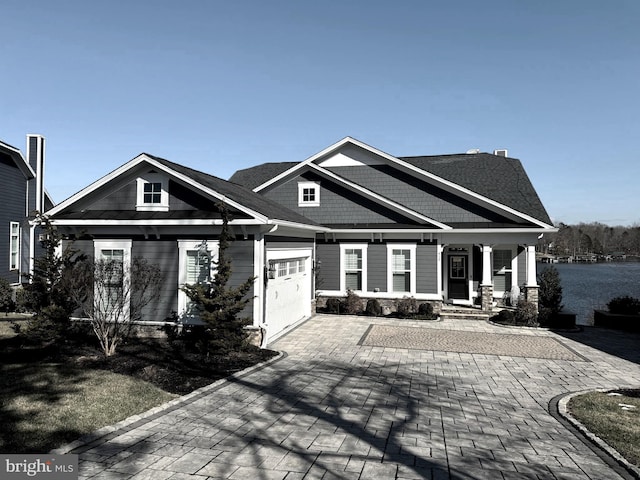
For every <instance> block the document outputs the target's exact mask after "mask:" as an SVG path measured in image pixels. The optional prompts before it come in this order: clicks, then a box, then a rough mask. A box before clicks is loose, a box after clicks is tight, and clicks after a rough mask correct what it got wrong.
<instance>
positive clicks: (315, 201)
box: [298, 182, 320, 207]
mask: <svg viewBox="0 0 640 480" xmlns="http://www.w3.org/2000/svg"><path fill="white" fill-rule="evenodd" d="M298 206H299V207H319V206H320V184H319V183H317V182H299V183H298Z"/></svg>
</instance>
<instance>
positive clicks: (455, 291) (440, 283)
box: [230, 137, 556, 310]
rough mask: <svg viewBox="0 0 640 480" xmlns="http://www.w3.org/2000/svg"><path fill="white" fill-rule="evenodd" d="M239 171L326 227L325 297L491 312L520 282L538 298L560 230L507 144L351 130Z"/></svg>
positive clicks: (321, 276) (321, 273)
mask: <svg viewBox="0 0 640 480" xmlns="http://www.w3.org/2000/svg"><path fill="white" fill-rule="evenodd" d="M230 180H231V181H232V182H234V183H239V184H242V185H245V186H246V187H248V188H251V189H252V190H253V191H254V192H257V193H260V194H261V195H263V196H264V197H265V198H267V199H270V200H273V201H277V202H279V203H280V204H281V205H282V206H284V207H286V208H288V209H290V210H293V211H294V212H296V213H298V214H299V215H301V216H304V217H306V218H308V219H309V220H310V221H313V222H316V223H318V224H320V225H322V226H323V227H325V228H326V230H325V231H322V232H318V233H317V235H316V239H315V240H316V242H315V247H316V265H317V272H316V276H317V278H318V284H317V292H316V293H317V298H318V300H319V301H320V302H322V301H324V300H326V299H327V298H330V297H344V296H345V295H346V293H347V290H352V291H354V292H356V293H357V294H358V295H359V296H361V297H362V298H364V299H366V298H377V299H379V300H382V301H385V300H386V301H388V302H389V303H392V302H393V301H394V300H397V299H399V298H402V297H404V296H409V297H414V298H415V299H416V300H418V301H430V302H433V303H435V304H436V306H438V305H439V304H441V303H442V302H448V303H455V304H462V305H473V304H478V305H480V306H481V307H482V309H483V310H490V309H491V308H492V305H494V303H495V302H496V301H500V300H501V299H502V298H503V297H505V296H506V295H507V294H508V293H509V292H511V290H512V289H514V287H518V289H520V290H521V291H523V292H524V294H525V295H526V297H527V298H528V299H529V300H530V301H533V302H535V303H536V304H537V293H538V286H537V282H536V256H535V246H536V244H537V242H538V238H539V237H540V236H541V235H544V234H545V233H548V232H555V231H556V229H555V228H554V227H553V225H552V222H551V220H550V219H549V216H548V214H547V212H546V210H545V208H544V206H543V205H542V203H541V201H540V198H539V197H538V195H537V193H536V191H535V190H534V188H533V186H532V185H531V182H530V181H529V178H528V176H527V174H526V172H525V171H524V169H523V167H522V164H521V163H520V161H519V160H517V159H514V158H509V157H508V156H507V151H506V150H500V151H495V152H494V153H493V154H489V153H480V152H478V151H475V150H474V151H470V152H468V153H466V154H459V155H438V156H420V157H394V156H392V155H389V154H387V153H385V152H382V151H380V150H378V149H376V148H373V147H371V146H369V145H366V144H364V143H362V142H360V141H358V140H355V139H353V138H349V137H347V138H345V139H343V140H341V141H339V142H337V143H335V144H333V145H331V146H329V147H328V148H326V149H324V150H322V151H321V152H319V153H317V154H315V155H313V156H312V157H310V158H308V159H307V160H305V161H303V162H298V163H289V162H285V163H270V164H263V165H258V166H256V167H253V168H248V169H245V170H240V171H238V172H236V173H235V174H234V175H233V176H232V177H231V179H230Z"/></svg>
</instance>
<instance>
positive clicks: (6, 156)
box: [0, 135, 53, 285]
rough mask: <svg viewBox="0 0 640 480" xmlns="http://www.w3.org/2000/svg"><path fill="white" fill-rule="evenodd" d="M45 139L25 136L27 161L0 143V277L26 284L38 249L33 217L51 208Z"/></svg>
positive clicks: (36, 227)
mask: <svg viewBox="0 0 640 480" xmlns="http://www.w3.org/2000/svg"><path fill="white" fill-rule="evenodd" d="M44 140H45V139H44V137H42V136H40V135H27V158H26V159H25V158H24V157H23V156H22V153H21V152H20V150H19V149H18V148H16V147H13V146H11V145H8V144H6V143H4V142H2V141H0V189H1V190H2V195H3V198H2V208H1V209H0V277H1V278H4V279H5V280H8V281H9V282H10V283H11V284H13V285H18V284H21V283H24V282H26V281H28V278H29V275H30V274H32V273H33V266H34V263H33V262H34V258H35V257H36V254H37V252H38V250H39V243H38V226H37V222H35V221H34V220H35V218H36V214H37V213H42V212H44V211H46V210H48V209H49V208H51V207H52V206H53V202H52V201H51V199H50V198H49V196H48V194H47V192H46V191H45V188H44V160H45V153H44V146H45V145H44V144H45V141H44Z"/></svg>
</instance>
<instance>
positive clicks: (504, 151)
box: [493, 148, 509, 157]
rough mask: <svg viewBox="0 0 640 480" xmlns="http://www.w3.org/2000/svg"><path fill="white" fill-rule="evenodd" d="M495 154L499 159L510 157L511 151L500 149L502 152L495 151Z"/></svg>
mask: <svg viewBox="0 0 640 480" xmlns="http://www.w3.org/2000/svg"><path fill="white" fill-rule="evenodd" d="M493 154H494V155H497V156H498V157H508V156H509V151H508V150H507V149H506V148H505V149H500V150H494V151H493Z"/></svg>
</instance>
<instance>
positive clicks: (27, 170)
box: [0, 140, 36, 180]
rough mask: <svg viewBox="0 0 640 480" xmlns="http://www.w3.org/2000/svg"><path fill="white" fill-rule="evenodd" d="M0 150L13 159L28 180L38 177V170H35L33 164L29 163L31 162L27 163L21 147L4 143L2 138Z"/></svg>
mask: <svg viewBox="0 0 640 480" xmlns="http://www.w3.org/2000/svg"><path fill="white" fill-rule="evenodd" d="M0 152H2V153H5V154H6V155H8V156H10V157H11V158H12V159H13V161H14V163H15V164H16V166H17V167H18V168H19V169H20V171H21V172H22V174H23V175H24V177H25V178H26V179H27V180H30V179H32V178H36V172H34V171H33V168H31V165H29V163H27V161H26V160H25V158H24V157H23V156H22V152H20V149H19V148H16V147H13V146H11V145H9V144H8V143H4V142H3V141H1V140H0Z"/></svg>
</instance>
